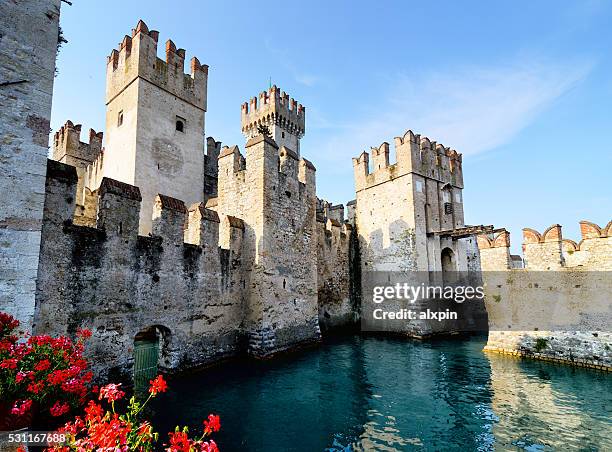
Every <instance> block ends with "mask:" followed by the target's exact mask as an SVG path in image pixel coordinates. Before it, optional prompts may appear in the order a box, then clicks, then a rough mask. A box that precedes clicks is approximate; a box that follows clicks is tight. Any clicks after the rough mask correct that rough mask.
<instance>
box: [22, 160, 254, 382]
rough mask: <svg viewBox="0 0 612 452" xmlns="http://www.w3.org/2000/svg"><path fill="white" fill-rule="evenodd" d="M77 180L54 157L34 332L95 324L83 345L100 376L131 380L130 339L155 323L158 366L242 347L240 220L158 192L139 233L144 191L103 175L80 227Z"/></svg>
mask: <svg viewBox="0 0 612 452" xmlns="http://www.w3.org/2000/svg"><path fill="white" fill-rule="evenodd" d="M76 186H77V175H76V170H75V168H74V167H71V166H67V165H64V164H61V163H58V162H55V161H51V160H50V161H49V167H48V177H47V184H46V200H45V211H44V223H43V232H42V236H43V239H42V247H41V259H40V266H39V283H38V288H37V296H36V302H37V303H36V305H37V309H36V316H35V325H34V332H35V333H38V334H52V335H56V334H69V335H73V334H74V333H75V331H76V329H77V328H79V327H80V328H89V329H91V330H92V331H93V333H94V334H93V337H92V339H91V341H92V342H91V345H90V346H89V347H88V349H87V352H88V353H89V354H90V358H92V359H91V362H92V363H93V364H94V370H95V371H96V374H97V375H98V377H100V378H110V379H112V378H120V379H129V378H130V377H131V368H132V365H133V357H132V355H133V346H134V339H135V337H136V336H137V335H138V334H139V333H142V332H145V331H149V330H151V329H154V330H157V331H158V332H159V334H160V335H161V336H162V337H161V343H162V349H161V355H160V362H159V365H160V367H161V368H162V369H165V370H168V371H176V370H181V369H186V368H191V367H197V366H198V365H202V364H205V363H207V362H210V361H211V360H214V359H217V358H219V357H221V356H226V355H232V354H235V353H237V352H238V351H239V350H240V349H241V340H242V331H241V326H242V319H243V317H244V297H243V289H244V287H245V285H244V280H243V276H242V267H241V257H242V256H241V250H242V236H243V230H242V229H241V223H240V222H232V223H229V222H225V223H224V222H221V223H220V220H219V217H218V215H217V214H216V213H215V212H213V211H210V210H208V209H206V208H204V207H203V206H202V205H201V204H199V205H194V206H192V207H191V208H190V210H189V212H188V211H187V209H186V207H185V205H184V204H183V202H182V201H179V200H176V199H174V198H169V197H166V196H163V195H159V196H158V197H157V199H156V203H155V206H154V207H153V212H154V213H153V220H152V236H147V237H145V236H139V235H138V223H139V212H140V205H141V195H140V191H139V189H138V188H137V187H134V186H130V185H127V184H124V183H121V182H118V181H115V180H112V179H106V178H105V179H104V180H103V181H102V184H101V187H100V189H99V192H98V197H99V201H98V206H99V208H98V212H97V224H96V226H95V227H86V226H76V225H74V224H73V223H72V218H73V214H74V207H75V203H74V200H75V191H76ZM220 229H221V230H224V231H225V234H226V235H227V236H228V237H229V241H228V246H227V247H226V248H220V247H219V246H218V243H219V230H220Z"/></svg>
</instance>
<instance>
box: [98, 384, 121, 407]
mask: <svg viewBox="0 0 612 452" xmlns="http://www.w3.org/2000/svg"><path fill="white" fill-rule="evenodd" d="M119 386H121V383H119V384H113V383H111V384H108V385H106V386H102V387H101V388H100V396H99V397H98V399H99V400H102V399H106V400H108V401H109V402H114V401H115V400H119V399H121V398H123V396H124V395H125V392H123V391H121V390H120V389H119Z"/></svg>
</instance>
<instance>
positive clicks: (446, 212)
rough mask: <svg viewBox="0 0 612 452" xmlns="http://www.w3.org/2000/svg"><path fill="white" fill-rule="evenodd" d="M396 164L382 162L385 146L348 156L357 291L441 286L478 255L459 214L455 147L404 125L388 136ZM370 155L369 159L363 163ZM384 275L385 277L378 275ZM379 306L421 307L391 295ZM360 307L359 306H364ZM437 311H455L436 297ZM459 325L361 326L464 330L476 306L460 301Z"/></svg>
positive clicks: (467, 269)
mask: <svg viewBox="0 0 612 452" xmlns="http://www.w3.org/2000/svg"><path fill="white" fill-rule="evenodd" d="M395 154H396V162H395V163H393V164H391V163H390V159H389V143H386V142H385V143H382V144H381V145H380V146H379V147H377V148H372V149H371V152H370V153H368V152H363V153H362V154H361V155H360V156H359V157H356V158H353V168H354V174H355V190H356V195H357V199H356V208H355V226H356V230H357V233H358V237H359V248H360V257H361V274H362V277H361V282H362V290H363V293H364V294H368V293H369V294H371V293H372V292H371V290H370V289H371V287H372V286H373V285H378V284H379V283H382V284H384V285H387V284H388V285H393V284H395V283H411V284H413V285H415V286H416V285H420V284H424V285H427V286H429V285H434V286H437V285H440V286H441V285H447V284H452V283H453V282H456V278H459V277H461V278H463V277H467V276H468V274H469V273H471V272H473V271H474V270H475V265H474V264H476V263H477V262H478V261H476V260H475V259H478V252H477V250H476V248H475V245H476V239H475V237H474V236H473V232H472V230H476V229H478V228H479V227H465V225H464V216H463V193H462V192H463V170H462V156H461V154H459V153H457V152H456V151H455V150H452V149H450V148H449V147H446V146H443V145H442V144H439V143H436V142H435V141H431V140H430V139H429V138H427V137H421V136H420V135H415V134H414V133H412V132H411V131H410V130H408V131H407V132H406V133H405V134H404V135H403V136H401V137H396V138H395ZM370 157H371V161H370ZM381 277H384V281H379V280H377V278H381ZM393 302H394V303H397V304H396V305H393V304H389V305H386V306H385V307H386V308H387V309H389V310H390V311H391V310H394V309H396V308H397V310H399V309H404V308H411V309H425V308H427V307H428V306H430V305H429V304H428V301H427V300H424V302H423V303H421V304H419V302H417V303H415V304H408V303H406V302H405V301H402V300H399V299H398V300H394V301H393ZM364 306H365V307H364ZM436 306H437V308H439V309H440V310H442V311H443V310H444V308H446V307H450V308H453V309H458V308H457V307H456V306H457V304H455V303H450V304H448V305H444V304H442V302H439V303H438V304H437V305H436ZM371 307H372V303H366V304H362V321H363V319H371V318H372V315H371V312H368V309H371ZM462 310H463V311H462V313H461V314H460V318H461V322H464V323H461V322H455V323H450V322H448V323H445V322H437V321H435V322H430V321H428V320H424V321H423V322H422V323H420V324H419V323H418V322H404V321H399V322H397V323H396V324H392V325H390V324H385V323H384V322H379V323H377V322H374V321H372V322H371V323H368V324H365V325H364V323H362V327H364V328H365V329H373V330H381V329H383V330H395V331H398V332H403V333H407V334H412V335H416V336H425V335H430V334H437V333H441V332H448V331H456V330H457V329H459V330H461V329H462V328H471V327H472V326H471V325H472V323H470V322H472V321H473V322H474V323H475V322H476V321H477V320H478V321H480V320H481V319H482V315H481V314H482V312H484V304H483V303H476V302H473V303H465V304H464V306H463V307H462Z"/></svg>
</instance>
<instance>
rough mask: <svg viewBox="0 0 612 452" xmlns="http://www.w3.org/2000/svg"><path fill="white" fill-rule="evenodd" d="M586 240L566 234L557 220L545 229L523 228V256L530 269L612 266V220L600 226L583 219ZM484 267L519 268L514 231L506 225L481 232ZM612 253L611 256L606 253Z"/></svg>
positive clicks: (605, 267)
mask: <svg viewBox="0 0 612 452" xmlns="http://www.w3.org/2000/svg"><path fill="white" fill-rule="evenodd" d="M580 230H581V234H582V240H581V241H580V242H578V243H577V242H575V241H574V240H570V239H565V238H563V233H562V226H561V225H559V224H553V225H552V226H550V227H548V228H547V229H546V230H545V231H544V232H542V233H540V232H538V231H537V230H535V229H531V228H524V229H523V244H522V248H523V256H524V261H525V268H526V269H528V270H556V269H560V268H581V269H582V270H605V269H611V268H612V262H610V259H609V256H610V255H612V221H611V222H609V223H608V224H607V225H606V226H605V227H600V226H598V225H596V224H595V223H591V222H590V221H584V220H583V221H581V222H580ZM477 242H478V248H479V250H480V254H481V260H482V269H483V270H503V269H508V268H516V266H514V265H512V264H513V261H512V259H510V258H511V257H512V258H515V256H510V255H509V248H510V233H509V232H508V231H506V230H505V229H503V230H502V231H501V232H499V233H498V234H495V235H490V234H489V235H487V234H480V235H478V236H477ZM498 250H499V251H498ZM606 256H608V257H606Z"/></svg>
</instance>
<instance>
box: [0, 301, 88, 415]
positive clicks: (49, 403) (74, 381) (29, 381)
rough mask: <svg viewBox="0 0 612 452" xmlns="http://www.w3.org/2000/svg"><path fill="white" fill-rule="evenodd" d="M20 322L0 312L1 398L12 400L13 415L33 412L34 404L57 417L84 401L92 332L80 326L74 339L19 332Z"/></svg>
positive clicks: (10, 407) (11, 411)
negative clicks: (86, 350)
mask: <svg viewBox="0 0 612 452" xmlns="http://www.w3.org/2000/svg"><path fill="white" fill-rule="evenodd" d="M18 326H19V321H17V320H15V319H14V318H13V317H12V316H10V315H8V314H6V313H0V401H1V402H2V403H3V405H6V404H9V410H10V414H11V415H12V417H13V419H16V420H17V422H18V419H19V418H21V417H24V416H25V415H27V414H31V410H32V407H33V404H37V405H38V407H39V408H40V409H41V414H44V413H43V411H45V412H46V413H47V414H50V415H51V416H54V417H59V416H62V415H64V414H66V413H68V412H69V411H70V410H71V409H73V408H76V407H77V406H79V405H81V404H83V403H84V401H85V398H86V396H87V393H88V389H87V385H88V384H89V382H90V381H91V378H92V373H91V372H90V371H88V370H87V369H88V363H87V361H85V360H84V359H83V350H84V345H83V344H84V342H85V340H86V339H87V338H89V337H90V336H91V332H90V331H88V330H79V331H78V333H77V340H76V341H74V342H73V341H72V340H70V339H69V338H67V337H64V336H60V337H58V338H52V337H51V336H46V335H43V336H28V335H24V334H22V335H18V334H16V329H17V327H18ZM20 339H22V340H20ZM8 427H10V426H8Z"/></svg>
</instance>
